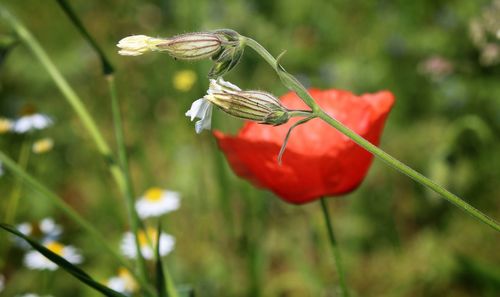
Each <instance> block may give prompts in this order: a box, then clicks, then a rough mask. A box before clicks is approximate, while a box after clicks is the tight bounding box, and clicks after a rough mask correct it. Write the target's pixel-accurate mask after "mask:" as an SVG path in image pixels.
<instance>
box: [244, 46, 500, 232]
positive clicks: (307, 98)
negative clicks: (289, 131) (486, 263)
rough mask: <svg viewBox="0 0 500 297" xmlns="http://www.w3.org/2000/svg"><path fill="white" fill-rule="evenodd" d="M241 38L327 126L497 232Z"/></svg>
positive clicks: (493, 223) (492, 222)
mask: <svg viewBox="0 0 500 297" xmlns="http://www.w3.org/2000/svg"><path fill="white" fill-rule="evenodd" d="M242 38H244V40H245V44H246V45H248V46H249V47H251V48H252V49H253V50H255V51H256V52H257V53H258V54H259V55H260V56H262V57H263V58H264V60H266V61H267V63H269V65H271V66H272V67H273V69H274V70H275V71H276V72H277V73H278V75H279V77H280V79H281V81H282V82H283V84H284V85H285V86H286V87H288V88H289V89H290V90H292V91H294V92H295V93H297V95H298V96H299V97H300V98H301V99H302V100H303V101H304V102H305V103H306V104H307V105H308V106H309V107H310V108H311V109H312V111H313V114H314V115H315V116H317V117H319V118H321V119H322V120H323V121H325V122H326V123H328V124H329V125H330V126H332V127H334V128H335V129H337V130H338V131H340V132H341V133H343V134H344V135H346V136H347V137H349V138H350V139H352V140H353V141H354V142H356V143H357V144H358V145H359V146H361V147H363V148H364V149H365V150H367V151H369V152H370V153H372V154H373V155H375V156H376V157H378V158H379V159H381V160H383V161H384V162H385V163H386V164H388V165H389V166H390V167H392V168H394V169H396V170H397V171H399V172H401V173H403V174H405V175H407V176H408V177H410V178H411V179H413V180H414V181H416V182H417V183H419V184H421V185H423V186H426V187H428V188H429V189H431V190H433V191H434V192H436V193H438V194H439V195H441V196H442V197H443V198H444V199H446V200H448V201H449V202H451V203H452V204H453V205H455V206H457V207H458V208H460V209H461V210H463V211H465V212H466V213H468V214H469V215H471V216H473V217H475V218H476V219H478V220H479V221H481V222H482V223H485V224H486V225H488V226H490V227H492V228H493V229H495V230H496V231H498V232H500V224H499V223H498V222H497V221H495V220H494V219H492V218H490V217H488V216H487V215H485V214H484V213H482V212H481V211H479V210H477V209H476V208H474V207H473V206H471V205H470V204H468V203H467V202H465V201H464V200H462V199H461V198H459V197H458V196H456V195H454V194H453V193H451V192H449V191H448V190H446V189H445V188H443V187H441V186H440V185H438V184H436V183H435V182H433V181H432V180H430V179H429V178H427V177H425V176H424V175H422V174H420V173H419V172H417V171H415V170H413V169H412V168H410V167H409V166H407V165H406V164H404V163H402V162H401V161H399V160H397V159H396V158H394V157H392V156H391V155H389V154H387V153H386V152H384V151H383V150H382V149H380V148H378V147H377V146H375V145H373V144H372V143H370V142H369V141H368V140H366V139H364V138H363V137H361V136H360V135H358V134H357V133H355V132H354V131H352V130H351V129H349V128H347V127H346V126H344V125H343V124H342V123H340V122H339V121H337V120H336V119H334V118H332V117H331V116H330V115H328V114H327V113H326V112H324V111H323V110H322V109H321V107H320V106H319V105H318V104H317V103H316V102H315V101H314V99H313V98H312V97H311V95H310V94H309V92H307V90H306V89H305V87H304V86H303V85H302V84H301V83H300V82H299V81H298V80H297V79H295V78H294V77H293V76H292V75H290V74H289V73H287V72H286V71H285V70H284V69H283V67H281V65H279V63H278V60H277V59H275V58H274V57H273V56H272V55H271V54H270V53H269V52H268V51H267V50H266V49H265V48H264V47H262V45H260V44H259V43H258V42H256V41H255V40H253V39H251V38H248V37H242Z"/></svg>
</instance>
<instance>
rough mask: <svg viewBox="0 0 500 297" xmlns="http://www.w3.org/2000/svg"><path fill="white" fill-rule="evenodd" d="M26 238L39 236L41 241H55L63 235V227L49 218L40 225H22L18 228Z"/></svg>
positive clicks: (39, 223)
mask: <svg viewBox="0 0 500 297" xmlns="http://www.w3.org/2000/svg"><path fill="white" fill-rule="evenodd" d="M16 227H17V230H19V232H21V233H23V234H24V235H26V236H33V235H34V236H37V237H41V239H48V240H55V239H57V238H58V237H59V235H61V233H62V227H61V225H58V224H56V222H55V221H54V219H52V218H50V217H47V218H44V219H42V220H41V221H40V222H38V223H27V222H25V223H21V224H19V225H17V226H16Z"/></svg>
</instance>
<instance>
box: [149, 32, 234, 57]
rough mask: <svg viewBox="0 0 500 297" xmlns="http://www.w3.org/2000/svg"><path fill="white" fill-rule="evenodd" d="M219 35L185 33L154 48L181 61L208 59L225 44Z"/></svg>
mask: <svg viewBox="0 0 500 297" xmlns="http://www.w3.org/2000/svg"><path fill="white" fill-rule="evenodd" d="M226 41H227V40H225V39H224V38H223V37H222V36H221V35H220V34H217V33H211V32H201V33H187V34H182V35H177V36H174V37H172V38H169V39H166V40H164V42H163V43H161V44H158V45H157V46H156V47H157V49H158V50H160V51H166V52H168V53H169V54H170V55H171V56H172V57H174V58H176V59H181V60H200V59H204V58H210V57H212V56H213V55H215V54H217V53H218V52H220V50H221V49H222V45H223V44H224V43H225V42H226Z"/></svg>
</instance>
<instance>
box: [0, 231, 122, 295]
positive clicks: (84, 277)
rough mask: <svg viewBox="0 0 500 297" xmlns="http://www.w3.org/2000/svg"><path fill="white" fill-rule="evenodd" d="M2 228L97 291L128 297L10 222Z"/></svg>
mask: <svg viewBox="0 0 500 297" xmlns="http://www.w3.org/2000/svg"><path fill="white" fill-rule="evenodd" d="M0 228H2V229H4V230H6V231H8V232H10V233H12V234H14V235H15V236H17V237H19V238H22V239H24V240H25V241H26V242H27V243H28V244H29V245H31V246H32V247H33V248H34V249H35V250H37V251H38V252H39V253H41V254H42V255H44V256H45V257H46V258H47V259H49V260H50V261H52V262H54V263H55V264H57V265H58V266H59V267H61V268H62V269H64V270H66V272H68V273H69V274H71V275H73V276H74V277H75V278H77V279H78V280H80V281H81V282H83V283H85V284H86V285H88V286H89V287H91V288H93V289H95V290H96V291H99V292H101V293H102V294H103V295H104V296H108V297H126V296H125V295H123V294H120V293H118V292H116V291H114V290H112V289H110V288H108V287H106V286H105V285H103V284H100V283H99V282H97V281H95V280H94V279H93V278H92V277H91V276H90V275H88V274H87V273H86V272H85V271H83V270H82V269H80V268H78V267H76V266H75V265H73V264H71V263H70V262H68V261H67V260H66V259H64V258H63V257H61V256H59V255H57V254H56V253H54V252H52V251H51V250H49V249H47V248H46V247H44V246H43V245H41V244H40V243H38V242H36V241H34V240H33V239H31V238H29V237H27V236H26V235H24V234H22V233H21V232H19V231H18V230H17V229H15V228H14V227H13V226H10V225H8V224H1V223H0Z"/></svg>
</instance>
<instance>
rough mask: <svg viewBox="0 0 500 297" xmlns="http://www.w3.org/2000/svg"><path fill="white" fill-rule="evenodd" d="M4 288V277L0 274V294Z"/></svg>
mask: <svg viewBox="0 0 500 297" xmlns="http://www.w3.org/2000/svg"><path fill="white" fill-rule="evenodd" d="M4 288H5V277H4V276H3V275H1V274H0V293H1V292H2V291H3V289H4Z"/></svg>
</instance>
